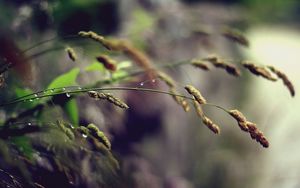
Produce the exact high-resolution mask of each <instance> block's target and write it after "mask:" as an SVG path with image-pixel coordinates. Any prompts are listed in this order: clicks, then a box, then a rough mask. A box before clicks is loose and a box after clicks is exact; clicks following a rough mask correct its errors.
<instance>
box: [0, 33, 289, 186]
mask: <svg viewBox="0 0 300 188" xmlns="http://www.w3.org/2000/svg"><path fill="white" fill-rule="evenodd" d="M223 35H224V36H225V37H227V38H229V39H230V40H234V41H235V42H239V43H241V44H242V45H245V46H248V43H249V42H248V41H247V39H246V38H245V37H244V36H243V35H241V33H239V32H236V31H234V32H232V31H230V30H228V29H227V30H225V31H224V33H223ZM65 38H67V39H72V40H73V39H84V40H85V39H86V40H89V39H92V40H93V41H95V42H96V43H99V44H100V45H101V52H102V53H103V54H101V55H99V56H96V57H95V62H94V63H93V64H91V65H89V66H87V67H85V70H84V72H89V71H99V72H102V73H106V74H108V75H109V76H108V77H107V78H104V79H100V80H95V81H94V82H93V83H90V84H88V85H85V86H82V85H81V86H79V84H78V83H77V82H76V80H77V78H78V76H79V75H80V74H82V72H81V71H80V69H79V68H78V67H76V64H74V65H75V68H73V69H71V70H69V71H68V72H66V73H64V74H62V75H60V76H58V77H56V78H55V79H54V80H53V81H52V82H51V83H50V84H49V85H48V86H47V87H46V89H43V90H41V91H37V92H33V91H30V90H28V89H26V88H19V87H18V88H16V92H15V95H16V98H15V99H12V100H8V101H5V102H2V103H1V104H0V107H1V108H2V109H5V110H6V108H7V112H6V113H7V115H8V116H9V117H8V118H6V119H5V120H3V122H2V126H1V127H0V137H1V140H0V144H1V145H2V147H1V149H0V152H1V155H2V157H3V160H4V162H5V164H4V165H3V167H2V166H0V167H1V168H0V172H1V173H3V174H6V175H7V176H8V177H9V180H1V185H4V186H6V185H12V186H18V185H19V184H23V185H28V186H36V187H39V186H40V187H41V186H43V184H44V183H45V182H44V181H45V179H44V178H43V177H39V176H37V174H38V173H39V172H40V171H46V172H47V173H46V174H50V173H51V172H52V171H55V172H56V173H58V174H59V175H58V176H59V177H60V178H61V179H63V180H65V181H63V182H60V184H61V185H67V186H72V185H76V186H80V185H85V183H87V182H88V181H95V182H93V183H94V184H95V185H97V186H104V187H105V186H110V187H113V186H116V187H118V183H119V182H118V178H117V177H118V173H119V171H118V170H119V164H118V162H117V160H116V159H115V157H114V156H113V154H112V150H111V147H112V148H113V146H111V144H110V142H109V138H108V137H106V135H105V133H103V132H102V131H101V130H99V128H98V127H97V126H96V125H94V124H88V125H84V126H82V125H80V123H79V115H78V114H79V112H78V111H79V108H78V105H77V101H76V99H77V98H78V97H79V96H82V95H86V96H88V97H90V98H93V99H96V100H99V101H97V102H102V101H108V102H109V103H111V104H113V105H115V106H117V107H120V108H122V109H124V110H126V109H128V108H134V106H132V107H131V106H128V105H127V104H126V101H125V102H124V101H122V100H121V99H119V98H118V97H115V96H114V95H113V94H111V93H107V92H111V91H133V92H149V93H153V94H164V95H169V96H171V97H173V98H174V100H175V101H176V102H177V103H178V104H179V105H180V106H182V107H183V109H184V111H186V112H188V111H190V104H191V103H192V104H193V105H194V108H195V112H196V113H197V115H198V116H199V117H200V119H201V120H202V122H203V124H204V125H206V126H207V127H208V128H209V129H210V130H211V131H212V132H214V133H216V134H219V133H220V130H221V129H220V126H218V125H217V124H215V123H214V122H213V121H212V120H211V119H210V118H209V117H208V116H207V115H206V114H205V112H204V110H203V108H204V107H205V106H213V107H216V108H218V109H221V110H223V111H224V112H225V113H227V114H228V115H230V116H231V117H233V118H234V119H235V120H236V121H237V123H238V125H239V127H240V129H241V130H243V131H245V132H247V133H249V134H250V136H251V138H252V139H254V140H256V141H257V142H258V143H259V144H261V145H262V146H263V147H265V148H267V147H269V142H268V140H267V138H266V137H265V136H264V135H263V133H262V132H261V131H260V130H259V129H258V128H257V126H256V124H254V123H252V122H250V121H248V120H247V119H246V117H245V116H244V115H243V114H242V113H241V112H239V111H238V110H228V109H226V108H224V107H221V106H218V105H216V104H213V103H210V102H207V100H206V99H205V97H204V96H202V94H201V93H200V91H199V90H198V89H197V88H195V87H194V86H192V85H186V86H181V84H179V83H177V82H176V81H175V80H174V79H173V78H172V77H171V76H170V75H168V74H167V73H165V72H163V71H162V70H161V68H170V67H172V68H174V67H178V66H182V65H191V66H195V67H197V68H200V69H202V70H204V71H208V70H210V69H211V67H215V68H218V69H222V70H225V71H226V73H228V74H229V75H232V76H235V77H239V76H241V71H240V68H239V66H241V67H244V68H245V69H246V70H249V71H250V73H253V74H255V75H257V76H262V77H263V78H266V79H268V80H271V81H277V80H278V79H281V80H283V83H284V84H285V85H286V86H287V88H288V89H289V91H290V93H291V95H292V96H294V95H295V89H294V87H293V85H292V83H291V81H289V79H288V78H287V76H286V75H285V74H284V73H282V72H281V71H279V70H277V69H276V68H274V67H273V66H258V65H256V64H254V63H252V62H248V61H247V62H245V61H234V60H227V59H223V58H221V57H219V56H217V55H210V56H208V57H203V58H197V59H190V60H186V61H180V62H176V63H169V64H164V65H154V64H152V63H151V61H150V60H149V58H148V57H147V55H146V54H144V53H143V52H142V51H140V50H139V49H137V48H135V47H134V45H133V44H131V43H130V42H129V41H125V40H120V39H116V38H112V39H108V38H106V37H103V36H101V35H98V34H97V33H95V32H92V31H88V32H85V31H80V32H79V34H78V36H67V37H65ZM56 39H57V38H53V39H49V40H46V41H43V42H39V43H37V44H36V45H33V46H32V47H30V48H27V49H26V50H23V51H21V52H19V51H18V54H17V55H16V56H17V57H14V56H6V55H5V54H4V55H3V54H2V60H4V63H3V64H2V67H1V69H0V70H1V72H0V74H1V79H2V81H1V83H4V77H3V74H4V73H6V72H8V71H9V70H11V69H15V70H17V69H16V67H18V66H20V65H22V66H25V65H24V64H23V63H29V62H28V61H30V60H31V59H33V58H36V57H38V56H41V55H44V54H47V53H52V52H53V50H61V49H65V47H64V46H62V47H61V46H54V47H50V48H49V49H46V50H43V51H39V52H37V53H35V54H33V55H31V56H30V57H29V58H26V55H27V53H28V52H30V50H32V49H34V48H37V47H39V46H41V45H43V44H45V43H49V42H52V41H54V40H56ZM68 46H72V45H68ZM66 52H67V55H68V56H69V57H70V59H71V60H72V61H73V62H75V63H76V62H77V61H78V60H77V59H78V58H77V55H76V53H75V51H74V49H73V48H70V47H67V48H66ZM115 56H118V57H119V58H123V59H126V61H123V62H120V63H118V62H117V61H116V60H115ZM20 57H21V59H26V60H27V61H26V62H25V61H24V62H21V61H20V62H17V61H15V60H16V59H20ZM128 60H130V62H128ZM97 61H98V62H97ZM134 63H135V64H136V65H138V67H134V66H133V64H134ZM210 64H211V65H212V66H210ZM142 74H145V75H146V76H147V79H149V80H150V81H151V82H153V81H156V80H161V81H162V82H164V83H165V84H166V85H167V86H168V87H169V90H168V91H164V90H160V89H153V88H145V87H127V86H117V87H116V86H112V84H115V83H118V84H126V83H128V82H130V81H131V80H132V79H134V78H135V77H137V76H139V75H142ZM178 88H185V89H186V91H187V93H186V94H188V95H186V94H182V93H180V92H179V91H178ZM16 105H19V107H20V108H21V110H18V111H17V112H16V113H15V112H14V113H9V107H12V106H16ZM57 107H58V108H59V109H62V111H63V112H64V113H65V114H66V115H67V117H68V118H67V119H61V118H59V117H54V119H53V118H52V121H50V122H49V120H48V118H45V117H46V116H49V114H51V110H55V108H57ZM13 110H16V109H14V108H13ZM91 123H96V122H91ZM16 160H17V161H18V162H17V163H15V161H16ZM83 160H90V161H92V162H93V163H92V165H93V166H92V167H91V166H90V168H92V169H93V170H91V171H90V173H87V174H84V173H81V167H83V166H81V165H78V164H76V163H70V161H83ZM41 161H42V162H41ZM45 164H49V165H48V166H47V165H46V166H45ZM11 168H12V169H14V170H10V169H11ZM4 169H8V170H10V171H12V172H13V173H14V174H16V175H12V174H11V173H9V172H8V170H4ZM89 170H90V169H89ZM17 177H18V178H17Z"/></svg>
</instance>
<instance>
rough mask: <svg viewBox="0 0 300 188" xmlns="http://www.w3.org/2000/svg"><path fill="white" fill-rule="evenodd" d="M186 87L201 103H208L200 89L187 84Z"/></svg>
mask: <svg viewBox="0 0 300 188" xmlns="http://www.w3.org/2000/svg"><path fill="white" fill-rule="evenodd" d="M184 88H185V89H186V91H187V92H188V93H189V94H191V95H193V96H194V97H195V99H196V100H197V101H198V102H199V104H206V100H205V98H204V97H203V96H202V95H201V93H200V91H199V90H198V89H196V88H195V87H194V86H192V85H186V86H185V87H184Z"/></svg>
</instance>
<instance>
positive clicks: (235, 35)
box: [222, 28, 249, 47]
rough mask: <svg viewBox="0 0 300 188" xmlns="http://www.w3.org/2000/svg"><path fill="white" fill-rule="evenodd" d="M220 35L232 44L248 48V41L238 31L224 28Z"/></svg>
mask: <svg viewBox="0 0 300 188" xmlns="http://www.w3.org/2000/svg"><path fill="white" fill-rule="evenodd" d="M222 35H223V36H224V37H226V38H228V39H229V40H231V41H233V42H237V43H239V44H241V45H243V46H245V47H249V40H248V39H247V38H246V37H245V36H244V35H243V34H242V33H241V32H240V31H238V30H236V29H231V28H225V29H224V30H223V31H222Z"/></svg>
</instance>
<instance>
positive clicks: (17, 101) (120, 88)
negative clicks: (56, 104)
mask: <svg viewBox="0 0 300 188" xmlns="http://www.w3.org/2000/svg"><path fill="white" fill-rule="evenodd" d="M53 89H56V88H53ZM116 90H123V91H141V92H150V93H160V94H167V95H172V96H178V97H182V98H186V99H190V100H193V98H191V97H187V96H185V95H180V94H173V93H170V92H167V91H161V90H156V89H149V88H138V87H107V88H83V89H77V90H76V89H75V90H71V91H70V90H64V91H60V92H55V93H50V94H43V95H38V94H40V93H42V92H43V91H39V92H36V93H32V94H31V95H27V96H34V97H24V96H23V97H21V98H17V99H15V100H13V101H11V102H8V103H4V104H0V107H1V106H7V105H12V104H16V103H19V102H26V101H33V100H35V99H37V98H39V99H40V98H45V97H52V96H56V95H62V94H68V95H71V94H79V93H84V92H88V91H116ZM35 95H38V96H35Z"/></svg>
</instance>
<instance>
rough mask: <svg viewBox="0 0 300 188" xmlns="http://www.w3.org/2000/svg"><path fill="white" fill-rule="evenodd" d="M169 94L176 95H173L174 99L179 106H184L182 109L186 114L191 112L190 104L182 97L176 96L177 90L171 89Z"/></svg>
mask: <svg viewBox="0 0 300 188" xmlns="http://www.w3.org/2000/svg"><path fill="white" fill-rule="evenodd" d="M169 92H170V93H171V94H174V95H172V97H173V99H174V100H175V101H176V103H177V104H179V105H180V106H182V108H183V110H184V111H185V112H188V111H190V105H189V103H188V102H187V101H186V100H185V99H183V98H182V97H179V96H176V95H177V94H178V93H177V92H176V90H175V88H173V87H171V88H170V90H169Z"/></svg>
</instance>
